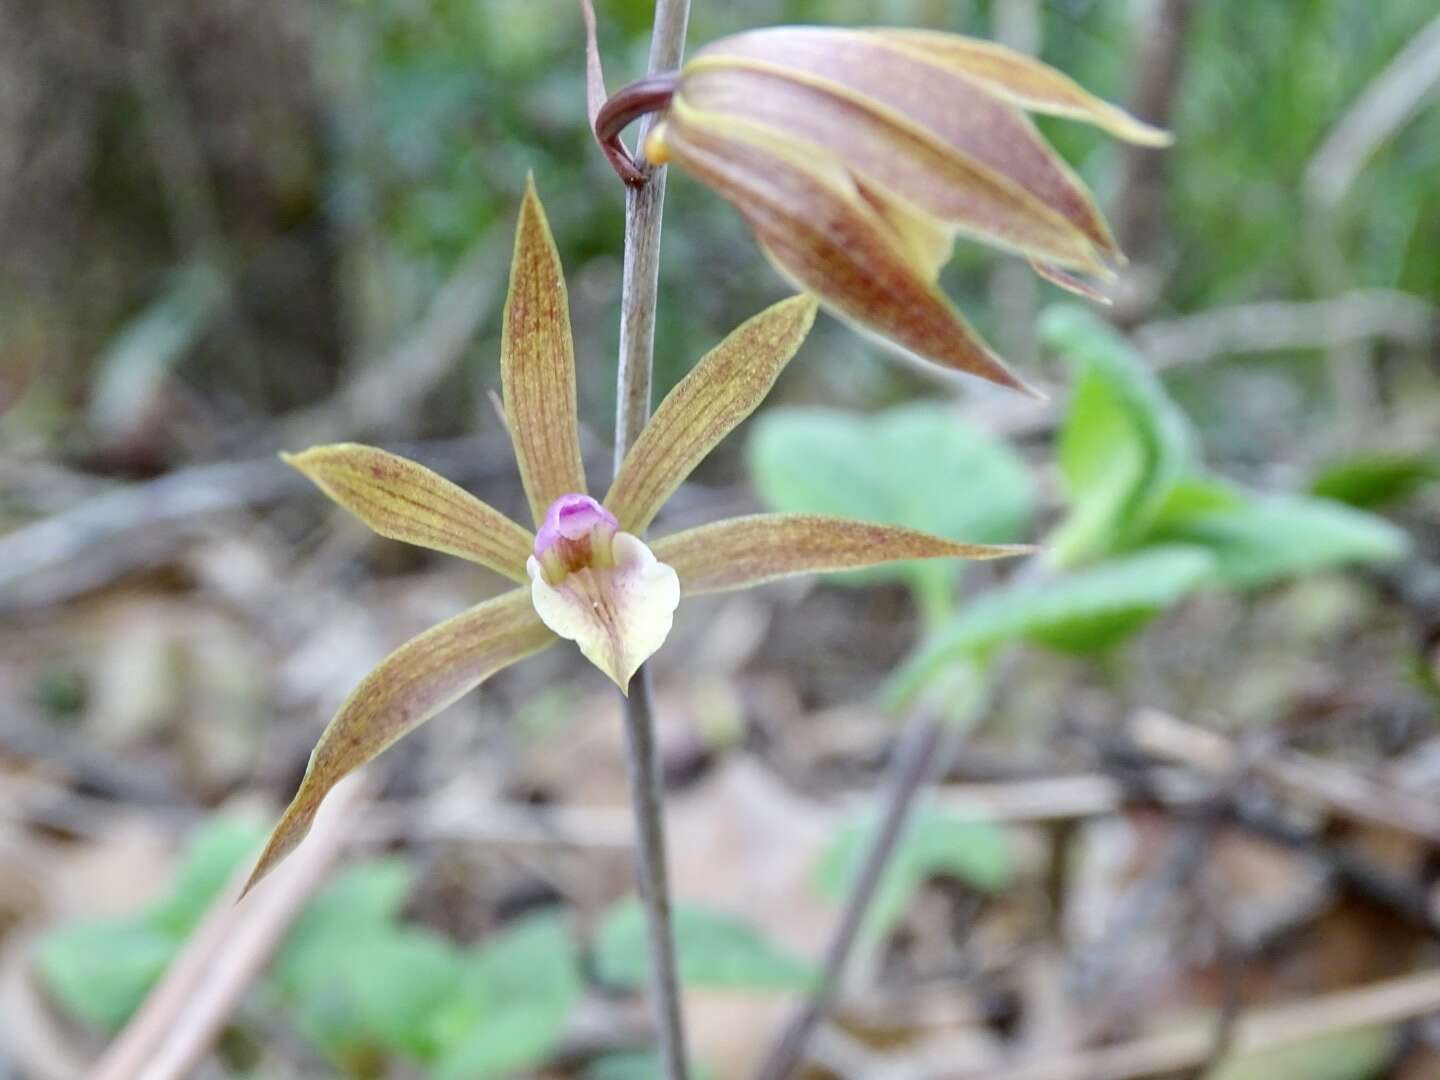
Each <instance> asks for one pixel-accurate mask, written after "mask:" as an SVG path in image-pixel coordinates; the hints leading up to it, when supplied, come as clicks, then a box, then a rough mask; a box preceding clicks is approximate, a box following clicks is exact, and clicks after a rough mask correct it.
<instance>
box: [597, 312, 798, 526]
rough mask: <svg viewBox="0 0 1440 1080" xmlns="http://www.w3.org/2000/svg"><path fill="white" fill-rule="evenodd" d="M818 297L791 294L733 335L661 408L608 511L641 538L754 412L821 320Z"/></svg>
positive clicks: (609, 498) (628, 459)
mask: <svg viewBox="0 0 1440 1080" xmlns="http://www.w3.org/2000/svg"><path fill="white" fill-rule="evenodd" d="M815 307H816V305H815V298H814V297H812V296H809V295H805V296H793V297H791V298H790V299H789V300H782V301H780V303H778V304H774V305H772V306H771V307H768V308H766V309H765V310H764V311H762V312H761V313H760V314H759V315H756V316H755V317H753V318H751V319H749V320H747V321H746V322H744V323H742V324H741V325H740V326H739V327H737V328H736V329H735V330H733V331H731V333H730V334H729V336H727V337H726V338H725V340H724V341H722V342H721V343H720V344H719V345H717V346H715V348H713V349H711V350H710V352H708V353H706V354H705V356H704V357H703V358H702V359H701V361H700V363H698V364H697V365H695V368H694V370H693V371H691V372H690V374H689V375H687V376H685V378H684V379H682V380H681V382H680V384H679V385H678V386H676V387H675V389H674V390H672V391H671V392H670V393H669V394H668V395H667V396H666V398H665V400H664V401H663V402H661V403H660V408H659V409H657V410H656V411H655V415H654V416H653V417H651V419H650V422H649V423H648V424H646V425H645V430H644V431H642V432H641V433H640V438H639V440H638V441H637V442H636V443H635V445H634V446H633V447H632V448H631V450H630V453H629V454H627V455H626V456H625V463H624V464H623V465H622V466H621V467H620V472H619V474H618V475H617V476H616V477H615V482H614V483H613V484H612V485H610V492H609V494H607V495H606V496H605V500H604V501H605V506H606V507H607V508H608V509H609V510H610V512H611V513H613V514H614V515H615V517H616V518H617V519H619V527H620V528H621V529H624V530H627V531H629V532H633V533H642V532H644V531H645V529H646V527H647V526H648V525H649V524H650V522H651V521H652V520H654V518H655V514H656V513H657V512H658V511H659V509H660V507H661V506H662V505H664V503H665V500H666V499H668V498H669V497H670V496H671V494H672V493H674V491H675V489H676V488H678V487H679V486H680V485H681V483H683V482H684V480H685V478H686V477H687V476H689V475H690V473H691V472H692V471H693V470H694V469H695V466H697V465H698V464H700V462H701V461H702V460H703V459H704V458H705V456H706V455H707V454H709V453H710V451H711V450H713V449H715V446H716V445H717V444H718V443H719V442H720V440H721V439H723V438H724V437H725V436H726V435H728V434H729V433H730V432H731V431H733V430H734V429H735V427H736V425H738V424H739V423H740V422H741V421H742V420H744V419H745V418H746V417H747V416H749V415H750V414H751V413H752V412H754V411H755V409H756V407H757V406H759V404H760V403H761V402H762V401H764V400H765V395H766V394H768V393H769V392H770V388H771V387H772V386H774V385H775V380H776V379H777V378H778V377H779V375H780V372H781V371H782V370H784V368H785V365H786V364H787V363H788V362H789V361H790V358H791V357H792V356H794V355H795V353H796V352H797V351H798V350H799V348H800V344H801V342H803V341H804V340H805V335H806V334H808V333H809V332H810V327H811V325H812V324H813V323H814V322H815Z"/></svg>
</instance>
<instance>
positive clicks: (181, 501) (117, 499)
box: [0, 438, 513, 612]
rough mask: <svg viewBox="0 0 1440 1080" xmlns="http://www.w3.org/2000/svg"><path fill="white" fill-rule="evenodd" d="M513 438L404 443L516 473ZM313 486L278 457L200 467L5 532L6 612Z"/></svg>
mask: <svg viewBox="0 0 1440 1080" xmlns="http://www.w3.org/2000/svg"><path fill="white" fill-rule="evenodd" d="M502 444H503V445H504V446H505V447H508V446H509V440H508V439H501V440H496V439H493V438H482V439H473V438H469V439H449V440H440V441H435V442H429V443H420V444H414V443H412V444H409V445H402V446H397V447H395V449H396V450H397V451H398V452H400V453H403V454H405V456H407V457H414V458H417V459H419V460H421V461H422V462H423V463H424V464H426V465H429V466H430V467H432V468H435V469H437V470H438V471H441V472H444V473H445V474H446V475H447V476H456V477H460V478H469V479H478V478H482V477H488V476H490V475H491V474H492V473H500V472H504V473H507V474H508V473H509V472H510V471H511V470H512V469H513V465H512V464H511V463H510V461H509V460H508V459H507V458H506V455H505V453H502V452H501V446H502ZM309 490H311V488H310V485H309V484H308V483H307V482H306V480H305V478H304V477H302V476H301V475H300V474H299V473H297V472H295V470H293V469H288V468H286V467H285V465H284V464H283V463H281V461H280V460H279V459H278V458H274V457H266V458H258V459H255V460H252V461H234V462H223V463H220V464H212V465H194V466H190V467H188V468H184V469H177V470H176V471H174V472H171V473H166V474H165V475H164V476H161V477H157V478H156V479H154V480H146V481H142V482H140V483H136V484H127V485H124V486H121V487H115V488H111V489H109V490H106V491H104V492H103V493H102V494H99V495H96V496H94V497H93V498H89V499H86V500H84V501H83V502H80V503H78V504H76V505H75V506H73V507H69V508H67V509H65V510H62V511H60V512H59V513H56V514H52V515H51V516H50V517H47V518H42V519H41V520H39V521H36V522H32V523H31V524H28V525H22V526H21V527H20V528H18V529H15V530H13V531H11V532H8V533H6V534H4V535H3V536H0V612H11V611H24V610H34V609H38V608H44V607H48V606H51V605H54V604H59V603H62V602H64V601H66V600H70V599H73V598H75V597H77V596H79V595H81V594H83V593H85V592H86V591H88V590H90V589H95V588H100V587H101V586H104V585H107V584H109V583H110V582H112V581H114V580H115V579H116V578H119V577H121V576H123V575H124V574H127V573H131V572H133V571H135V570H139V569H144V568H146V567H150V566H156V565H159V564H161V563H164V562H166V561H168V560H170V559H172V558H174V557H175V554H176V550H177V549H178V548H179V547H180V545H181V544H183V543H184V542H186V541H188V540H191V539H194V538H195V537H197V536H201V535H204V534H205V533H206V531H207V530H208V528H209V524H208V522H209V520H210V519H211V518H213V517H214V516H215V515H217V514H222V513H227V512H234V511H240V510H247V509H251V508H254V507H258V506H262V505H264V504H266V503H270V502H275V501H278V500H280V499H282V498H286V497H288V496H291V495H295V494H299V493H301V492H306V491H309Z"/></svg>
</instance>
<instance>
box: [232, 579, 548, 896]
mask: <svg viewBox="0 0 1440 1080" xmlns="http://www.w3.org/2000/svg"><path fill="white" fill-rule="evenodd" d="M554 640H555V635H554V634H552V633H551V632H550V631H549V630H547V629H546V628H545V626H544V624H543V623H541V621H540V618H539V616H538V615H536V614H535V609H534V608H533V607H532V606H531V604H530V592H529V590H528V589H515V590H512V591H511V592H508V593H506V594H505V595H503V596H500V597H497V598H496V599H494V600H488V601H486V602H485V603H483V604H479V605H477V606H476V607H473V608H471V609H470V610H469V611H466V612H464V613H462V614H460V615H457V616H455V617H454V618H453V619H449V620H447V621H445V622H443V623H441V624H440V625H439V626H436V627H434V628H432V629H430V630H427V631H425V633H423V634H421V635H420V636H419V637H416V638H414V639H412V640H411V641H409V642H407V643H406V644H404V645H402V646H400V648H398V649H396V650H395V651H394V652H393V653H391V654H390V655H389V656H388V657H386V658H385V659H384V660H383V661H381V663H380V666H379V667H377V668H376V669H375V670H374V671H372V672H371V673H370V674H369V675H367V676H366V677H365V679H364V681H362V682H361V683H360V685H359V686H358V687H356V688H355V691H354V693H352V694H351V695H350V697H349V698H348V699H347V700H346V702H345V704H344V705H342V706H341V707H340V711H339V712H338V713H337V714H336V715H335V718H334V719H333V720H331V721H330V725H329V726H328V727H327V728H326V729H325V732H324V734H322V735H321V736H320V741H319V742H318V743H317V744H316V745H315V749H314V751H313V752H312V753H311V755H310V764H309V767H308V768H306V770H305V779H304V780H303V781H301V783H300V790H299V791H298V792H296V794H295V798H294V799H293V800H292V801H291V803H290V806H289V807H288V808H287V809H286V811H285V813H284V815H283V816H282V817H281V818H280V823H279V824H278V825H276V826H275V831H274V832H273V833H272V834H271V836H270V842H269V843H268V844H267V845H266V846H265V850H264V852H262V853H261V855H260V859H259V861H258V862H257V863H256V865H255V869H254V871H253V872H252V873H251V875H250V880H249V882H248V883H247V884H246V886H245V888H246V890H247V891H248V890H249V889H251V888H252V887H254V885H255V884H256V882H258V881H259V880H260V879H261V878H263V877H264V876H265V875H266V874H268V873H269V872H270V871H271V870H272V869H274V868H275V866H276V865H277V864H278V863H279V862H280V861H281V860H282V859H283V858H285V856H286V855H288V854H289V853H290V852H291V851H293V850H294V849H295V846H296V845H297V844H299V843H300V841H301V840H303V839H304V838H305V834H306V833H307V832H309V831H310V825H311V823H312V822H313V821H314V820H315V813H316V811H317V810H319V808H320V802H321V800H322V799H324V798H325V795H326V794H327V793H328V792H329V791H330V789H331V788H333V787H334V786H335V785H336V784H337V783H339V782H340V781H341V780H342V779H343V778H344V777H345V776H347V775H348V774H349V773H351V772H353V771H354V770H356V769H358V768H360V766H362V765H364V764H365V763H366V762H368V761H370V760H371V759H372V758H374V757H375V756H376V755H378V754H379V753H380V752H381V751H383V750H384V749H386V748H387V747H388V746H390V745H391V744H392V743H394V742H395V741H396V740H397V739H399V738H401V737H402V736H403V735H406V734H408V733H409V732H411V731H413V730H414V729H415V728H417V727H419V726H420V725H421V724H423V723H424V722H425V721H426V720H428V719H430V717H432V716H434V715H435V714H436V713H438V712H439V711H440V710H441V709H444V708H445V707H446V706H448V705H450V704H452V703H454V702H455V701H456V700H458V699H459V698H460V697H462V696H463V695H464V694H466V693H468V692H469V691H471V690H473V689H474V688H475V687H476V686H478V685H480V683H481V682H483V681H484V680H485V679H487V678H489V677H490V676H491V675H493V674H494V673H495V672H497V671H499V670H500V669H501V668H504V667H508V666H509V665H510V664H513V663H514V662H515V661H517V660H520V659H522V658H524V657H526V656H529V655H530V654H531V653H534V652H538V651H539V650H540V649H543V648H544V647H545V646H546V645H549V644H551V643H552V642H554Z"/></svg>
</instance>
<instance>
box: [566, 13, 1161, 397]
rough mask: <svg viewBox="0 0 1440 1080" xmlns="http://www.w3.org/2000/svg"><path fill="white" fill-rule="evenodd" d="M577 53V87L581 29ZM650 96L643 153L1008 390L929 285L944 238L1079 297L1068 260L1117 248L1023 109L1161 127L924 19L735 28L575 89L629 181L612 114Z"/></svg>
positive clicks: (1091, 261) (876, 324)
mask: <svg viewBox="0 0 1440 1080" xmlns="http://www.w3.org/2000/svg"><path fill="white" fill-rule="evenodd" d="M590 67H591V77H590V81H591V92H592V98H593V97H594V96H595V95H596V94H597V93H603V90H600V89H599V88H600V87H601V86H602V84H601V83H600V82H599V80H598V74H597V73H598V58H597V56H596V54H595V50H594V47H593V43H592V46H591V64H590ZM657 110H659V111H661V116H660V120H659V122H658V123H657V124H656V125H655V126H654V127H653V128H652V130H651V132H650V135H649V137H648V138H647V139H646V141H645V156H646V158H647V159H648V160H649V162H650V163H652V164H661V163H664V162H667V161H669V162H674V163H675V164H676V165H679V166H680V167H681V168H683V169H684V170H685V171H687V172H689V173H691V174H692V175H693V176H695V177H696V178H697V179H699V180H700V181H701V182H703V183H704V184H706V185H708V186H709V187H711V188H713V189H714V190H715V191H716V192H718V193H719V194H720V195H721V196H722V197H723V198H725V199H726V200H728V201H729V202H730V203H731V204H733V205H734V207H735V208H736V209H737V210H738V211H739V212H740V214H741V216H742V217H743V218H744V219H745V221H746V222H747V223H748V224H749V225H750V227H751V229H752V230H753V231H754V233H755V236H756V238H757V239H758V240H759V242H760V245H761V247H762V249H763V250H764V251H765V254H766V255H767V256H768V257H769V259H770V261H771V262H772V263H773V264H774V266H775V267H776V269H777V270H778V271H779V272H780V273H781V274H782V275H784V276H785V277H786V278H788V279H789V280H791V281H792V282H794V283H795V284H796V285H797V286H798V287H799V288H802V289H805V290H807V291H809V292H812V293H814V294H815V295H816V296H817V297H819V298H820V300H821V302H822V303H824V304H825V305H826V306H827V307H828V308H829V309H831V310H832V311H834V312H835V313H836V314H837V315H839V316H841V317H842V318H845V319H847V320H849V321H850V322H852V323H854V324H856V325H858V326H859V327H860V328H862V329H864V330H868V331H871V332H873V333H875V334H877V335H879V336H880V337H881V338H884V339H886V340H888V341H890V342H892V343H894V344H896V345H898V346H900V347H902V348H904V349H905V350H907V351H909V352H911V353H914V354H916V355H918V356H921V357H924V358H925V359H928V360H931V361H933V362H935V363H937V364H940V365H942V366H944V367H947V368H951V369H953V370H957V371H963V372H967V373H969V374H972V375H978V376H980V377H981V378H984V379H988V380H990V381H991V382H996V383H1000V384H1001V385H1004V386H1010V387H1014V388H1016V389H1021V390H1028V388H1027V387H1026V386H1025V384H1024V383H1023V382H1022V381H1021V380H1020V379H1019V378H1018V377H1017V376H1015V375H1014V374H1013V373H1011V371H1010V370H1009V369H1008V368H1007V367H1006V366H1005V365H1004V363H1003V362H1002V361H1001V360H1000V359H999V357H997V356H996V355H995V354H994V353H993V352H992V351H991V350H990V348H989V347H988V346H987V345H986V344H985V342H984V341H983V340H981V338H980V336H979V335H978V334H977V333H976V331H975V330H974V329H973V328H972V327H971V326H970V324H969V323H968V322H967V321H966V320H965V319H964V317H963V316H962V315H960V313H959V312H958V311H956V310H955V308H954V306H953V305H951V303H950V302H949V300H948V299H946V297H945V295H944V293H942V292H941V291H940V289H939V287H938V285H937V280H938V278H939V273H940V269H941V267H943V266H944V265H945V263H946V262H947V261H948V260H949V258H950V255H951V251H952V249H953V246H954V242H955V240H956V238H957V237H963V238H965V239H967V240H972V241H978V242H979V243H982V244H988V245H990V246H992V247H997V248H1001V249H1004V250H1006V251H1011V252H1015V253H1017V254H1020V255H1022V256H1024V257H1025V258H1027V259H1029V260H1030V262H1031V264H1032V266H1034V267H1035V269H1036V270H1037V271H1038V272H1039V273H1040V274H1042V275H1043V276H1045V277H1046V278H1048V279H1050V280H1051V281H1053V282H1055V283H1056V284H1058V285H1061V286H1062V287H1065V288H1068V289H1071V290H1073V291H1076V292H1080V293H1082V294H1084V295H1086V296H1089V297H1091V298H1092V299H1095V298H1098V293H1097V292H1096V291H1095V289H1094V288H1093V287H1092V286H1090V285H1089V284H1087V283H1086V282H1085V281H1084V280H1083V278H1081V277H1077V276H1076V275H1088V276H1090V277H1094V278H1098V279H1100V280H1102V281H1104V280H1108V279H1110V278H1113V276H1114V268H1115V267H1116V266H1118V265H1120V264H1122V263H1123V261H1124V259H1123V256H1122V255H1121V253H1120V250H1119V249H1118V247H1117V246H1116V244H1115V240H1114V238H1113V237H1112V236H1111V234H1110V230H1109V228H1108V227H1107V226H1106V224H1105V220H1104V218H1103V216H1102V215H1101V213H1100V211H1099V210H1098V209H1097V207H1096V206H1095V203H1094V200H1093V199H1092V198H1091V196H1090V193H1089V192H1088V191H1087V190H1086V188H1085V186H1084V184H1083V183H1081V181H1080V180H1079V178H1078V177H1077V176H1076V175H1075V174H1074V173H1073V172H1072V171H1071V170H1070V168H1069V167H1068V166H1067V165H1066V164H1065V162H1064V161H1063V160H1062V159H1061V158H1060V156H1059V155H1058V154H1056V153H1055V152H1054V151H1053V150H1052V149H1051V148H1050V146H1049V145H1048V144H1047V143H1046V142H1045V140H1044V139H1043V138H1042V137H1041V136H1040V134H1039V132H1038V131H1037V130H1036V129H1035V126H1034V125H1033V124H1032V123H1031V121H1030V119H1029V118H1028V117H1027V116H1026V112H1027V111H1028V112H1035V113H1044V114H1049V115H1053V116H1064V117H1069V118H1071V119H1075V120H1083V121H1086V122H1088V123H1091V124H1095V125H1097V126H1098V127H1100V128H1102V129H1104V130H1105V131H1107V132H1109V133H1110V134H1111V135H1114V136H1116V137H1117V138H1121V139H1125V140H1127V141H1129V142H1135V143H1140V144H1143V145H1149V146H1161V145H1165V144H1167V143H1168V142H1169V141H1170V137H1169V136H1168V135H1167V134H1166V133H1165V132H1163V131H1160V130H1158V129H1156V128H1153V127H1150V126H1149V125H1147V124H1144V123H1142V122H1141V121H1139V120H1137V119H1135V118H1134V117H1132V116H1130V115H1129V114H1128V113H1126V112H1124V111H1123V110H1121V109H1119V108H1116V107H1115V106H1113V105H1110V104H1107V103H1106V102H1104V101H1101V100H1100V99H1098V98H1096V97H1094V96H1093V95H1091V94H1089V93H1087V92H1086V91H1085V90H1083V89H1082V88H1081V87H1079V86H1078V85H1077V84H1076V83H1074V82H1073V81H1071V80H1070V79H1069V78H1067V77H1066V76H1064V75H1062V74H1060V73H1059V72H1058V71H1055V70H1054V69H1053V68H1050V67H1047V66H1046V65H1044V64H1042V63H1039V62H1038V61H1035V60H1032V59H1030V58H1029V57H1027V56H1025V55H1023V54H1021V53H1017V52H1015V51H1013V50H1011V49H1007V48H1004V47H1003V46H1000V45H995V44H992V43H990V42H986V41H978V40H974V39H971V38H965V37H960V36H958V35H954V34H944V33H938V32H933V31H925V30H890V29H862V30H855V29H833V28H822V27H805V26H793V27H776V28H773V29H766V30H754V31H749V32H746V33H742V34H737V35H735V36H733V37H728V38H723V39H721V40H720V41H716V42H714V43H713V44H710V45H708V46H706V47H705V48H703V49H701V50H699V51H698V52H697V53H696V54H695V56H694V57H693V58H692V59H691V60H690V61H689V62H688V63H687V64H686V65H685V67H684V68H683V69H682V70H681V71H680V72H679V73H678V74H676V75H673V76H671V78H670V80H669V82H668V84H665V85H663V86H662V85H660V84H659V83H658V82H657V80H656V79H654V78H652V79H647V80H642V82H641V83H636V84H634V85H633V86H632V87H628V88H626V89H624V90H621V91H620V92H619V93H617V94H616V95H615V96H614V97H613V98H611V99H610V100H609V101H608V102H606V103H605V105H604V106H603V107H596V106H595V105H593V104H592V112H593V113H594V121H595V129H596V137H597V138H598V139H599V140H600V143H601V146H602V147H603V148H604V149H605V151H606V154H607V156H609V157H610V159H611V161H612V163H613V164H614V165H615V167H616V171H617V172H619V173H620V174H621V176H622V177H624V178H625V179H626V180H627V181H628V182H630V183H637V182H643V178H644V172H643V170H642V169H641V168H640V167H639V166H638V165H636V164H635V163H634V161H633V160H632V159H630V157H629V154H628V152H626V151H625V148H624V146H623V144H622V143H621V142H620V140H619V132H620V130H621V129H622V128H623V126H624V125H625V124H626V123H628V122H629V121H630V120H631V119H634V117H635V116H637V115H639V114H641V113H643V112H650V111H657Z"/></svg>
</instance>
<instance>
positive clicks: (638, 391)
mask: <svg viewBox="0 0 1440 1080" xmlns="http://www.w3.org/2000/svg"><path fill="white" fill-rule="evenodd" d="M689 18H690V0H656V4H655V27H654V31H653V33H652V36H651V39H650V73H651V74H652V75H655V74H658V73H660V72H666V71H674V70H675V69H676V68H678V67H679V66H680V58H681V54H682V52H683V51H684V47H685V26H686V24H687V23H688V22H689ZM650 123H651V118H649V117H647V118H646V119H645V120H644V121H642V126H641V129H640V145H641V146H643V145H644V140H645V134H646V132H648V130H649V127H650ZM641 168H642V170H643V171H644V172H645V174H646V182H645V183H643V184H640V185H638V186H627V187H626V189H625V265H624V276H623V280H622V285H621V297H620V362H619V368H618V371H617V373H616V389H615V470H616V472H619V469H620V463H621V462H622V461H624V460H625V455H626V453H628V452H629V450H630V447H631V446H633V445H634V443H635V440H636V439H637V438H638V437H639V435H640V430H641V428H643V427H644V426H645V421H646V420H648V419H649V417H650V381H651V380H650V376H651V371H652V369H653V367H654V361H655V305H656V294H657V292H658V289H659V278H660V214H661V210H662V209H663V207H664V204H665V170H664V169H659V170H654V171H651V170H650V169H649V168H648V167H647V166H645V165H643V163H642V166H641ZM625 733H626V742H627V745H628V748H629V754H630V793H631V801H632V803H633V805H634V808H635V823H636V830H635V835H636V840H637V843H638V850H637V855H638V861H639V867H638V870H639V877H640V899H641V902H642V903H643V904H644V905H645V916H646V928H647V931H648V937H649V943H650V997H651V1003H652V1007H653V1009H654V1012H655V1023H656V1028H657V1030H658V1033H659V1044H660V1056H661V1058H662V1060H663V1062H664V1069H665V1077H666V1080H686V1078H687V1077H688V1075H689V1070H688V1067H687V1066H686V1055H685V1026H684V1021H683V1019H682V1017H681V1010H680V979H679V975H678V971H677V966H676V961H675V931H674V926H673V921H672V918H671V910H670V885H669V880H668V873H667V871H666V864H665V819H664V802H663V798H664V792H663V776H662V771H661V765H660V755H659V747H658V745H657V743H656V739H655V721H654V713H653V705H652V697H651V691H650V675H649V672H648V671H646V670H645V668H644V667H642V668H641V669H640V670H639V671H637V672H636V673H635V676H634V678H633V679H632V680H631V682H630V696H629V697H627V698H626V699H625Z"/></svg>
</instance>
